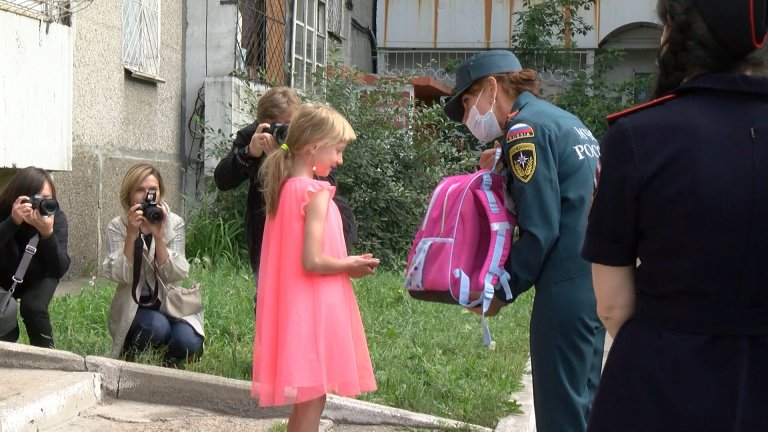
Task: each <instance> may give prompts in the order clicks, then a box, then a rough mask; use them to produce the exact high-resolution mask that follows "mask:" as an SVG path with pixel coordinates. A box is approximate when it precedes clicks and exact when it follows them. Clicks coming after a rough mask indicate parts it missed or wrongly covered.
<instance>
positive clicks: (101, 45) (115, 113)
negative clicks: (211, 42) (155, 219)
mask: <svg viewBox="0 0 768 432" xmlns="http://www.w3.org/2000/svg"><path fill="white" fill-rule="evenodd" d="M183 4H184V2H181V1H163V2H161V5H162V6H161V7H162V9H161V12H160V16H161V30H160V33H161V41H160V56H161V60H160V76H161V78H163V79H164V80H165V83H153V82H149V81H142V80H138V79H135V78H133V77H131V76H130V74H128V73H126V72H125V71H124V68H123V63H122V0H99V1H96V2H93V3H92V4H91V5H90V6H89V7H88V8H86V9H84V10H82V11H81V12H80V13H78V14H77V16H76V18H75V47H74V77H73V107H72V117H73V127H72V129H73V144H72V147H73V149H72V153H73V155H72V171H71V172H59V173H55V174H54V182H55V183H56V187H57V193H58V195H59V200H60V201H61V207H62V209H63V210H64V211H65V212H66V213H67V216H68V220H69V253H70V256H71V257H72V267H71V268H70V271H69V275H68V276H69V277H76V276H80V275H83V274H86V273H93V272H94V271H96V270H97V269H98V268H99V267H100V265H101V261H102V259H103V254H104V249H103V235H104V227H105V225H106V223H107V222H108V221H109V220H110V219H112V218H113V217H115V216H117V215H118V214H120V212H121V211H122V210H121V209H120V206H119V203H118V201H117V193H118V190H119V188H120V182H121V181H122V177H123V174H124V173H125V171H126V169H127V168H128V167H129V166H131V165H132V164H134V163H137V162H148V163H151V164H154V165H155V166H157V167H158V168H159V169H160V170H161V172H162V173H163V180H164V181H165V184H166V189H167V190H166V191H165V192H166V193H165V195H166V198H167V199H168V202H169V204H170V205H171V207H172V208H173V209H176V210H177V211H178V210H179V209H180V205H181V194H180V190H181V189H180V184H181V178H182V166H181V159H182V157H181V148H182V147H181V146H182V136H181V125H182V95H183V47H184V43H183V24H184V23H183Z"/></svg>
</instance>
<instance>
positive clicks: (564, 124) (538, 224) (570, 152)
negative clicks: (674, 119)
mask: <svg viewBox="0 0 768 432" xmlns="http://www.w3.org/2000/svg"><path fill="white" fill-rule="evenodd" d="M505 129H506V131H507V132H506V134H505V136H504V140H503V141H504V144H503V147H502V149H503V153H502V159H503V160H504V165H505V168H506V170H507V193H508V195H509V197H510V198H511V199H512V203H511V206H512V209H511V210H512V211H513V212H515V213H516V214H517V222H518V227H519V233H520V237H519V239H518V240H517V241H516V242H515V244H514V246H513V247H512V253H511V254H510V258H509V259H508V260H507V263H506V265H505V268H506V270H507V271H508V272H509V274H510V277H511V279H510V288H511V290H512V294H513V295H514V297H517V296H518V295H519V294H521V293H523V292H524V291H526V290H528V289H530V288H531V286H533V285H534V284H536V285H537V286H539V287H543V286H546V285H549V284H552V283H556V282H560V281H564V280H567V279H572V278H576V277H579V276H583V275H589V274H590V266H589V263H587V261H585V260H584V259H582V258H581V256H580V251H581V245H582V242H583V241H584V234H585V230H586V226H587V215H588V213H589V208H590V205H591V202H592V195H593V191H594V187H595V171H596V168H597V164H598V160H599V157H600V148H599V145H598V142H597V140H595V138H594V137H593V136H592V133H591V132H590V131H589V129H587V127H586V126H584V124H583V123H582V122H581V121H580V120H579V119H578V118H576V116H574V115H573V114H571V113H569V112H567V111H564V110H562V109H560V108H558V107H556V106H554V105H552V104H550V103H548V102H546V101H543V100H541V99H539V98H537V97H536V96H534V95H533V94H531V93H528V92H524V93H522V94H520V95H519V96H518V97H517V100H516V101H515V104H514V106H513V107H512V112H511V113H510V114H509V116H508V120H507V123H506V127H505ZM503 294H504V293H503V291H497V296H498V297H499V298H502V299H505V296H504V295H503Z"/></svg>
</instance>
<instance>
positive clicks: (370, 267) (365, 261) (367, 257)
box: [345, 254, 379, 278]
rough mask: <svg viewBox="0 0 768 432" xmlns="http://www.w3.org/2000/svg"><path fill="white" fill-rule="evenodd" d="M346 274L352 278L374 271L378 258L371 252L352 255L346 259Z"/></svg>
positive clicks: (370, 273)
mask: <svg viewBox="0 0 768 432" xmlns="http://www.w3.org/2000/svg"><path fill="white" fill-rule="evenodd" d="M345 261H346V265H347V274H348V275H349V276H350V277H353V278H361V277H364V276H368V275H372V274H374V273H376V266H378V265H379V259H378V258H374V257H373V255H371V254H363V255H352V256H348V257H347V258H346V259H345Z"/></svg>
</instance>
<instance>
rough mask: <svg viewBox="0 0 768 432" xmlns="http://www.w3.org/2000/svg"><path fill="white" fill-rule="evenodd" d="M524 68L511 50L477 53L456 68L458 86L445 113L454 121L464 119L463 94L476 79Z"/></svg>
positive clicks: (447, 104)
mask: <svg viewBox="0 0 768 432" xmlns="http://www.w3.org/2000/svg"><path fill="white" fill-rule="evenodd" d="M521 70H523V67H522V66H521V65H520V60H518V59H517V57H515V55H514V54H512V53H511V52H509V51H506V50H491V51H483V52H480V53H477V54H475V55H474V56H472V57H470V58H469V59H467V60H465V61H464V63H462V64H461V65H459V67H458V69H456V86H455V87H454V90H453V95H452V96H451V99H450V100H448V103H446V104H445V114H446V115H447V116H448V118H450V119H451V120H453V121H456V122H459V123H461V121H462V120H463V119H464V105H463V104H462V103H461V96H462V94H464V92H465V91H467V89H468V88H469V86H471V85H472V84H473V83H474V82H475V81H477V80H479V79H481V78H485V77H488V76H491V75H494V74H499V73H505V72H519V71H521Z"/></svg>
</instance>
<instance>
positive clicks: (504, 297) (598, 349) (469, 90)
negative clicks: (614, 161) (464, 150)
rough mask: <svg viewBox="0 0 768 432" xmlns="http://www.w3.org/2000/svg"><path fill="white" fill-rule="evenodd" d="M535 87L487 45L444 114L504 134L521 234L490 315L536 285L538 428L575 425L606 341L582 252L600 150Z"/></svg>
mask: <svg viewBox="0 0 768 432" xmlns="http://www.w3.org/2000/svg"><path fill="white" fill-rule="evenodd" d="M538 90H539V80H538V75H537V74H536V72H535V71H533V70H531V69H523V68H522V67H521V65H520V62H519V61H518V59H517V58H516V57H515V55H514V54H512V53H511V52H509V51H504V50H493V51H485V52H481V53H479V54H477V55H475V56H473V57H472V58H470V59H468V60H467V61H465V62H464V63H463V64H461V65H460V66H459V68H458V69H457V71H456V88H455V91H454V94H453V96H452V97H451V99H450V100H449V101H448V103H447V104H446V106H445V113H446V115H447V116H448V117H449V118H451V119H452V120H454V121H457V122H461V123H464V124H466V125H467V127H468V128H469V130H470V131H471V132H472V134H473V135H474V136H475V137H477V138H478V139H479V140H481V141H486V142H489V141H492V140H494V139H495V138H497V137H501V141H502V145H501V147H502V155H503V157H502V160H503V165H504V169H505V170H506V173H507V195H508V198H509V200H508V203H507V204H508V206H510V209H511V210H512V211H513V212H515V213H516V214H517V222H518V228H519V232H520V236H519V239H518V240H517V241H516V242H515V243H514V245H513V246H512V252H511V254H510V258H509V260H508V261H507V263H506V265H505V268H506V270H507V271H508V272H509V274H510V277H511V279H510V281H509V289H504V288H502V287H501V286H499V287H498V289H497V290H496V297H495V298H494V300H493V302H492V304H491V308H490V310H489V311H488V313H487V315H493V314H495V313H497V312H498V310H499V308H500V307H501V306H503V305H505V304H507V303H510V302H512V301H513V300H514V299H515V298H516V297H517V296H519V295H520V294H521V293H523V292H525V291H526V290H528V289H529V288H531V287H532V286H534V285H535V286H536V294H535V297H534V303H533V312H532V315H531V335H530V337H531V340H530V343H531V365H532V374H533V395H534V406H535V411H536V427H537V430H538V431H539V432H565V431H568V432H570V431H576V432H580V431H584V430H585V429H586V424H587V418H588V416H589V409H590V405H591V402H592V398H593V396H594V392H595V390H596V388H597V383H598V380H599V377H600V367H601V364H602V354H603V344H604V339H605V329H604V327H603V326H602V324H601V322H600V320H599V319H598V317H597V313H596V309H595V296H594V292H593V289H592V275H591V271H590V265H589V263H587V262H586V261H585V260H584V259H582V258H581V256H580V251H581V246H582V242H583V239H584V233H585V229H586V223H587V214H588V212H589V207H590V204H591V200H592V195H593V192H594V187H595V172H596V168H597V164H598V159H599V156H600V150H599V145H598V142H597V141H596V140H595V138H594V137H593V136H592V133H591V132H590V131H589V129H588V128H587V127H586V126H584V124H583V123H582V122H581V121H580V120H579V119H578V118H576V117H575V116H574V115H572V114H570V113H568V112H566V111H564V110H562V109H560V108H558V107H556V106H554V105H552V104H550V103H548V102H546V101H543V100H541V99H539V98H538V97H537V95H538ZM502 126H503V129H502ZM482 164H483V161H482V160H481V165H482Z"/></svg>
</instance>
